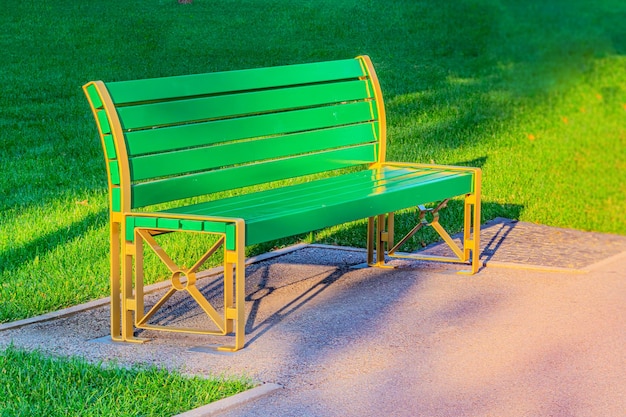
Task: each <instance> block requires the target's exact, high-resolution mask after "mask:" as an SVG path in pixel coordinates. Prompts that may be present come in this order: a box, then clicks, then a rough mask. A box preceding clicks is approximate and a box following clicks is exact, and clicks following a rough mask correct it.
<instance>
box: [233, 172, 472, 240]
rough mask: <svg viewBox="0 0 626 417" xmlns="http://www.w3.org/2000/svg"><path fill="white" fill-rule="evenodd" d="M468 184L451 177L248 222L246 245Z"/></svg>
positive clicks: (467, 178)
mask: <svg viewBox="0 0 626 417" xmlns="http://www.w3.org/2000/svg"><path fill="white" fill-rule="evenodd" d="M471 182H472V177H471V175H464V176H461V175H456V176H450V177H447V178H446V179H445V180H440V181H432V182H425V183H422V184H421V185H420V186H419V188H417V189H416V188H415V187H399V188H396V189H394V190H390V191H387V192H384V193H380V194H374V195H369V196H365V197H363V198H360V199H354V200H348V201H345V202H341V203H339V204H337V205H334V206H333V205H324V206H317V207H313V208H310V209H309V210H308V211H306V212H303V211H293V212H291V213H282V214H281V215H280V216H274V217H269V218H266V219H262V220H259V221H257V222H254V221H251V222H250V223H249V224H247V228H246V244H247V245H253V244H255V243H260V242H265V241H267V240H273V239H280V238H282V237H287V236H291V235H294V234H298V233H305V232H308V231H311V230H316V229H321V228H324V227H329V226H334V225H337V224H341V223H345V222H349V221H353V220H359V219H363V218H366V217H370V216H375V215H377V214H380V213H387V212H392V211H397V210H401V209H404V208H406V207H413V206H416V205H419V204H426V203H429V202H432V201H440V200H444V199H446V198H449V197H454V196H457V195H462V194H464V193H467V192H469V189H470V188H471Z"/></svg>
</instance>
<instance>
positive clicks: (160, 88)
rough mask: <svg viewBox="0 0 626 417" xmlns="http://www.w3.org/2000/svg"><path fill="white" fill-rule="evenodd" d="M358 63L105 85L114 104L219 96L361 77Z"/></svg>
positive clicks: (255, 70) (304, 66) (272, 68)
mask: <svg viewBox="0 0 626 417" xmlns="http://www.w3.org/2000/svg"><path fill="white" fill-rule="evenodd" d="M363 75H364V72H363V69H362V68H361V65H360V64H359V62H358V61H357V60H354V59H347V60H339V61H331V62H319V63H312V64H298V65H286V66H279V67H270V68H254V69H248V70H239V71H228V72H214V73H210V74H197V75H184V76H175V77H165V78H154V79H147V80H135V81H121V82H113V83H107V89H108V91H109V94H110V95H111V97H112V99H113V102H114V103H115V104H117V105H120V104H127V103H134V102H143V101H153V100H162V99H168V98H177V97H185V96H198V95H210V94H221V93H226V92H235V91H247V90H255V89H262V88H267V87H277V86H288V85H299V84H310V83H319V82H325V81H332V80H341V79H350V78H357V77H360V76H363Z"/></svg>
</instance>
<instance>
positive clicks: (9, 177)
mask: <svg viewBox="0 0 626 417" xmlns="http://www.w3.org/2000/svg"><path fill="white" fill-rule="evenodd" d="M11 3H12V4H11V7H7V8H6V10H4V12H3V13H2V14H1V15H0V24H1V25H2V27H3V29H4V31H3V34H2V35H0V68H1V71H0V82H1V83H2V86H3V87H2V94H0V147H1V151H2V152H0V196H1V197H2V198H1V199H0V322H5V321H11V320H16V319H19V318H24V317H28V316H33V315H37V314H40V313H43V312H46V311H50V310H55V309H58V308H61V307H66V306H70V305H74V304H77V303H80V302H84V301H87V300H90V299H94V298H98V297H102V296H105V295H107V293H108V286H109V283H108V260H107V259H108V227H107V207H106V204H107V203H106V201H107V197H106V178H105V170H104V162H103V157H102V151H101V149H100V144H99V141H98V138H97V135H96V130H95V125H94V122H93V120H92V118H91V114H90V112H89V109H88V106H87V103H86V100H85V99H84V97H83V96H82V92H81V89H80V87H81V85H82V84H84V83H85V82H87V81H89V80H94V79H102V80H106V81H115V80H124V79H132V78H146V77H156V76H166V75H177V74H187V73H200V72H207V71H218V70H228V69H242V68H252V67H260V66H268V65H279V64H289V63H295V62H312V61H317V60H327V59H339V58H347V57H352V56H355V55H358V54H368V55H370V56H371V57H372V59H373V61H374V64H375V66H376V68H377V70H378V75H379V78H380V80H381V83H382V87H383V92H384V94H385V98H386V102H387V112H388V124H389V159H395V160H402V161H417V162H431V161H433V162H436V163H452V164H460V163H467V164H470V165H476V166H481V167H482V168H483V170H484V188H483V192H484V194H483V201H484V206H483V221H486V220H489V219H491V218H494V217H497V216H504V217H511V218H519V219H522V220H525V221H531V222H538V223H542V224H547V225H554V226H562V227H572V228H576V229H581V230H595V231H601V232H609V233H620V234H626V217H624V216H623V215H622V213H624V212H626V199H625V198H623V196H624V195H625V194H626V189H625V184H626V181H625V174H624V168H625V163H626V162H625V161H626V139H625V137H626V123H624V121H625V119H626V108H625V107H624V106H625V105H626V81H625V80H626V70H625V68H626V56H625V54H626V30H624V25H623V22H624V21H625V19H626V3H624V2H622V1H618V0H609V1H604V2H593V3H589V2H583V1H565V0H555V1H551V2H534V1H533V2H517V1H495V0H471V1H469V0H467V1H465V0H462V1H458V2H447V3H446V2H444V3H442V2H435V1H432V0H424V1H414V0H395V1H390V2H387V3H385V5H384V7H381V5H380V3H379V2H374V1H373V0H365V1H358V2H357V1H352V0H349V1H342V2H337V1H330V0H328V1H327V0H316V1H313V0H301V1H296V0H270V1H259V0H244V1H240V0H238V1H234V0H227V1H221V2H209V1H203V0H196V1H195V2H194V3H193V4H191V5H179V4H178V3H177V2H176V1H175V0H160V1H158V0H157V1H153V0H150V1H148V0H139V1H135V2H125V1H121V0H111V1H108V2H71V1H69V0H60V1H55V2H52V1H48V0H44V1H37V2H35V1H33V0H31V1H20V2H11ZM128 28H132V30H129V29H128ZM459 213H460V208H459V206H458V204H451V206H450V210H449V211H448V213H447V214H446V215H445V217H444V220H445V221H446V222H447V223H448V224H449V225H450V227H451V229H452V230H458V229H459V228H460V221H459V220H460V217H459ZM408 220H409V218H408V215H405V217H404V218H401V219H400V220H399V222H398V224H399V225H400V226H402V227H409V222H408ZM434 238H435V236H433V235H432V234H426V235H424V236H420V237H418V238H416V239H414V240H413V241H412V245H413V246H414V247H419V246H420V245H421V244H425V243H428V242H430V241H432V239H434ZM298 239H311V240H316V241H323V242H330V243H336V244H342V245H350V246H363V245H364V242H365V234H364V223H363V222H357V223H355V224H349V225H345V226H341V227H334V228H331V229H328V230H325V231H322V232H320V233H313V234H310V235H307V236H301V237H296V238H294V239H291V240H283V241H281V242H270V243H267V244H264V245H261V246H257V247H252V248H249V253H250V254H253V253H259V252H263V251H266V250H268V249H271V248H272V247H274V246H280V245H284V244H288V243H290V242H295V241H297V240H298ZM199 240H200V239H197V238H194V237H183V239H182V241H178V242H177V241H175V240H174V239H171V241H170V242H166V243H167V244H168V245H169V246H170V247H169V248H168V250H170V251H171V253H173V254H174V257H175V258H176V259H178V258H182V259H184V258H193V257H194V256H196V255H197V254H199V253H201V251H202V245H201V244H200V243H198V242H199ZM182 263H184V262H182ZM147 267H148V269H149V271H150V272H151V273H150V277H149V282H153V281H155V280H159V279H162V278H163V277H164V276H165V271H164V270H163V269H162V268H160V267H159V266H157V264H156V263H150V262H149V263H148V265H147Z"/></svg>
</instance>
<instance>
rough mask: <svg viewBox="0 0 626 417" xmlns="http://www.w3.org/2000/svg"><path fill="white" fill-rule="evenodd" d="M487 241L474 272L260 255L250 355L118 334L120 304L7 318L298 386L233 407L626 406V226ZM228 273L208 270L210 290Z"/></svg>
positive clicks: (497, 412) (511, 412)
mask: <svg viewBox="0 0 626 417" xmlns="http://www.w3.org/2000/svg"><path fill="white" fill-rule="evenodd" d="M537 227H539V228H540V229H541V230H540V231H541V233H542V235H541V236H542V237H541V236H539V237H538V236H536V235H535V234H534V231H535V230H537V229H536V228H537ZM555 236H565V237H566V238H565V239H560V240H559V239H556V238H555ZM514 238H516V239H518V240H515V239H514ZM579 238H580V239H579ZM483 241H484V244H485V250H483V258H484V260H486V261H487V264H488V265H489V266H488V267H486V268H484V269H483V270H482V271H481V272H480V273H479V274H477V275H475V276H470V277H468V276H463V275H458V274H456V273H455V272H456V271H457V270H458V269H459V268H460V267H459V266H456V265H447V264H446V265H441V264H433V263H421V262H412V261H411V262H409V261H398V260H396V261H394V263H395V264H396V266H397V268H396V269H393V270H382V269H374V268H367V269H354V268H351V266H353V265H356V264H359V263H361V262H363V260H364V252H362V251H358V250H352V249H349V248H335V247H324V246H307V247H298V248H296V250H293V251H291V252H288V253H284V254H283V255H281V256H278V257H274V258H269V259H266V260H262V261H259V262H256V263H254V264H252V265H250V266H249V267H248V269H247V273H248V280H247V294H248V300H247V303H246V308H247V317H248V319H247V331H246V333H247V343H248V344H247V347H246V348H245V349H244V350H242V351H240V352H237V353H234V354H219V353H216V352H214V351H213V350H211V349H209V348H208V346H210V345H211V344H213V343H219V342H220V341H221V339H220V338H212V337H207V336H194V335H185V336H181V335H172V334H168V333H159V334H156V335H154V334H151V333H149V332H144V333H143V334H142V335H143V336H154V337H155V338H154V340H153V341H151V342H150V343H147V344H145V345H130V344H117V343H115V344H114V343H110V342H108V337H107V334H108V306H107V305H106V304H105V305H104V306H101V307H98V306H97V305H98V303H95V304H92V305H91V307H92V308H91V309H89V310H85V311H80V312H77V313H75V314H72V315H70V316H67V317H61V318H56V319H53V320H48V321H45V322H35V323H32V324H28V325H23V326H20V327H17V328H12V329H7V327H9V326H6V325H5V326H0V328H3V327H4V329H5V330H4V331H0V345H7V344H8V343H9V342H10V341H12V342H13V343H14V344H15V345H16V346H22V347H27V348H34V347H37V348H40V349H42V350H44V351H47V352H51V353H55V354H78V355H85V356H87V357H89V358H93V359H94V360H107V359H116V360H117V361H118V362H120V363H121V364H125V363H135V362H140V363H148V364H156V365H160V366H166V367H169V368H175V369H179V370H182V371H183V372H188V373H192V374H210V373H214V374H221V373H228V374H242V373H244V374H246V375H249V376H251V377H252V378H255V379H256V380H258V381H263V382H270V383H277V384H280V385H281V386H282V387H283V388H282V389H280V390H277V391H274V392H272V393H271V394H269V395H266V396H263V397H261V398H257V399H255V400H253V401H250V402H247V403H244V404H239V405H237V406H235V407H234V408H230V409H229V410H226V411H224V412H223V413H221V414H219V415H221V416H320V417H321V416H379V415H391V416H455V417H462V416H468V417H469V416H472V417H474V416H476V417H478V416H498V417H505V416H516V417H517V416H564V417H565V416H593V417H597V416H603V417H613V416H614V417H618V416H619V417H621V416H624V415H626V326H624V317H625V316H626V303H625V302H624V300H625V299H626V272H625V271H626V237H622V236H612V235H602V234H597V233H583V232H572V231H565V230H562V229H555V228H546V227H544V226H536V225H531V224H528V223H522V222H517V223H513V222H510V221H507V220H505V219H497V221H495V222H492V223H489V224H487V225H485V227H484V233H483ZM512 241H514V242H515V243H514V244H513V245H511V244H509V243H508V242H512ZM529 241H531V242H534V244H532V245H528V243H529ZM581 243H584V244H585V245H587V246H586V249H584V250H583V249H581ZM520 244H524V245H526V246H524V248H526V247H528V249H523V250H522V251H520V250H516V249H515V247H516V246H517V245H520ZM429 250H433V251H437V250H439V248H437V247H433V248H429ZM520 252H524V253H523V254H521V253H520ZM507 253H508V254H509V255H507ZM588 253H593V254H594V255H593V256H588V255H586V254H588ZM572 254H573V256H572ZM520 257H522V259H521V260H520V259H519V258H520ZM528 265H530V267H529V268H527V267H526V266H528ZM541 268H543V270H542V269H541ZM218 280H219V276H211V277H207V278H205V279H203V284H202V287H203V288H202V290H203V292H205V294H208V295H209V296H211V294H212V291H213V289H214V287H215V285H216V284H217V281H218ZM157 296H158V294H157V293H155V294H154V295H153V297H157ZM171 308H172V309H176V310H178V313H182V319H181V320H180V321H181V322H184V323H185V324H189V323H194V324H199V323H201V322H202V320H203V318H201V317H200V316H199V315H198V309H196V308H193V306H192V305H190V304H186V303H184V302H182V301H181V300H178V301H177V300H174V303H173V304H172V306H171ZM169 317H171V316H168V312H167V311H166V312H165V313H164V314H163V316H162V319H163V320H169ZM197 415H200V414H197Z"/></svg>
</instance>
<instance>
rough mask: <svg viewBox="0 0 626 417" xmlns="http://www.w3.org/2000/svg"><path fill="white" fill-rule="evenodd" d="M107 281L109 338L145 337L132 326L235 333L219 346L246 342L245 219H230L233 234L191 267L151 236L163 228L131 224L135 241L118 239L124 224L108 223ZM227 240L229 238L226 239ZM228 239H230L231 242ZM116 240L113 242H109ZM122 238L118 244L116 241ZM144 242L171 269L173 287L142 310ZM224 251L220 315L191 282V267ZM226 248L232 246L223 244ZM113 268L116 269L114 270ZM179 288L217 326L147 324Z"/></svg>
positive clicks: (233, 348) (193, 276) (193, 271)
mask: <svg viewBox="0 0 626 417" xmlns="http://www.w3.org/2000/svg"><path fill="white" fill-rule="evenodd" d="M111 230H112V237H116V238H117V241H114V240H112V251H111V253H112V257H111V262H112V271H113V272H112V281H111V295H112V297H111V337H112V339H113V340H116V341H123V342H134V343H142V342H145V341H147V339H144V338H139V337H136V336H135V335H134V330H135V328H138V329H149V330H165V331H173V332H185V333H195V334H211V335H227V334H230V333H233V332H234V333H235V334H234V339H235V340H234V344H233V345H229V346H220V347H217V349H218V350H225V351H237V350H239V349H241V348H243V347H244V345H245V224H244V222H243V221H241V222H235V233H234V234H233V235H232V236H226V235H223V236H222V237H221V238H219V239H218V240H217V242H215V244H214V245H213V246H212V247H211V248H209V249H208V250H207V251H206V253H205V254H204V255H203V256H202V257H201V258H200V259H199V260H198V261H197V262H196V263H195V264H194V265H193V266H192V267H190V268H186V267H181V266H179V265H177V264H176V263H175V262H174V261H173V260H172V259H171V258H170V257H169V255H168V254H167V253H166V252H165V250H164V249H163V248H162V247H161V246H160V245H159V244H158V242H157V241H156V240H155V237H154V235H156V234H159V233H163V230H150V229H142V228H135V229H134V231H133V235H134V240H133V241H127V240H125V239H123V238H122V239H120V237H121V236H126V231H125V230H124V226H123V225H120V224H116V225H115V226H112V229H111ZM227 239H228V241H227ZM231 239H232V242H231ZM115 242H118V243H117V244H114V243H115ZM120 242H121V244H120ZM144 244H147V245H148V247H149V248H150V249H152V251H153V252H154V253H155V254H156V255H157V257H158V258H159V259H160V260H161V262H162V263H163V264H164V265H165V266H166V267H167V268H168V269H169V270H170V272H171V273H172V276H171V283H172V287H171V288H170V289H169V290H168V291H167V292H166V293H165V295H164V296H162V297H161V299H160V300H159V301H157V303H156V304H154V305H153V306H152V307H151V308H150V310H149V311H148V312H147V313H146V312H145V310H144V289H143V285H144V277H143V255H144ZM220 248H223V251H224V291H223V292H224V294H223V295H224V309H223V310H224V311H223V314H220V313H219V312H218V311H217V310H216V309H215V308H214V307H213V306H212V305H211V303H210V302H209V301H208V300H207V299H206V298H205V296H204V295H203V294H202V293H201V292H200V291H199V289H198V288H197V287H196V280H197V278H196V272H197V270H198V269H199V268H200V267H201V266H202V264H203V263H204V262H206V261H207V260H208V259H209V258H210V257H211V256H212V255H213V254H214V253H216V251H217V250H218V249H220ZM228 248H231V249H228ZM120 259H121V262H120ZM115 271H117V272H115ZM179 291H184V292H187V294H188V295H189V296H190V297H191V298H192V299H194V300H195V301H196V303H197V304H198V305H199V306H200V307H201V308H202V310H203V311H204V312H205V313H206V314H207V316H208V317H209V318H210V319H211V320H212V322H213V323H214V324H215V325H216V327H217V329H216V330H211V329H208V330H205V329H195V328H181V327H176V326H164V325H158V324H150V323H149V320H150V319H151V318H152V317H153V316H154V315H155V313H156V312H157V311H159V310H160V309H161V307H162V306H163V305H165V303H166V302H167V301H168V300H169V299H170V297H171V296H172V295H174V294H175V293H177V292H179Z"/></svg>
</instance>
